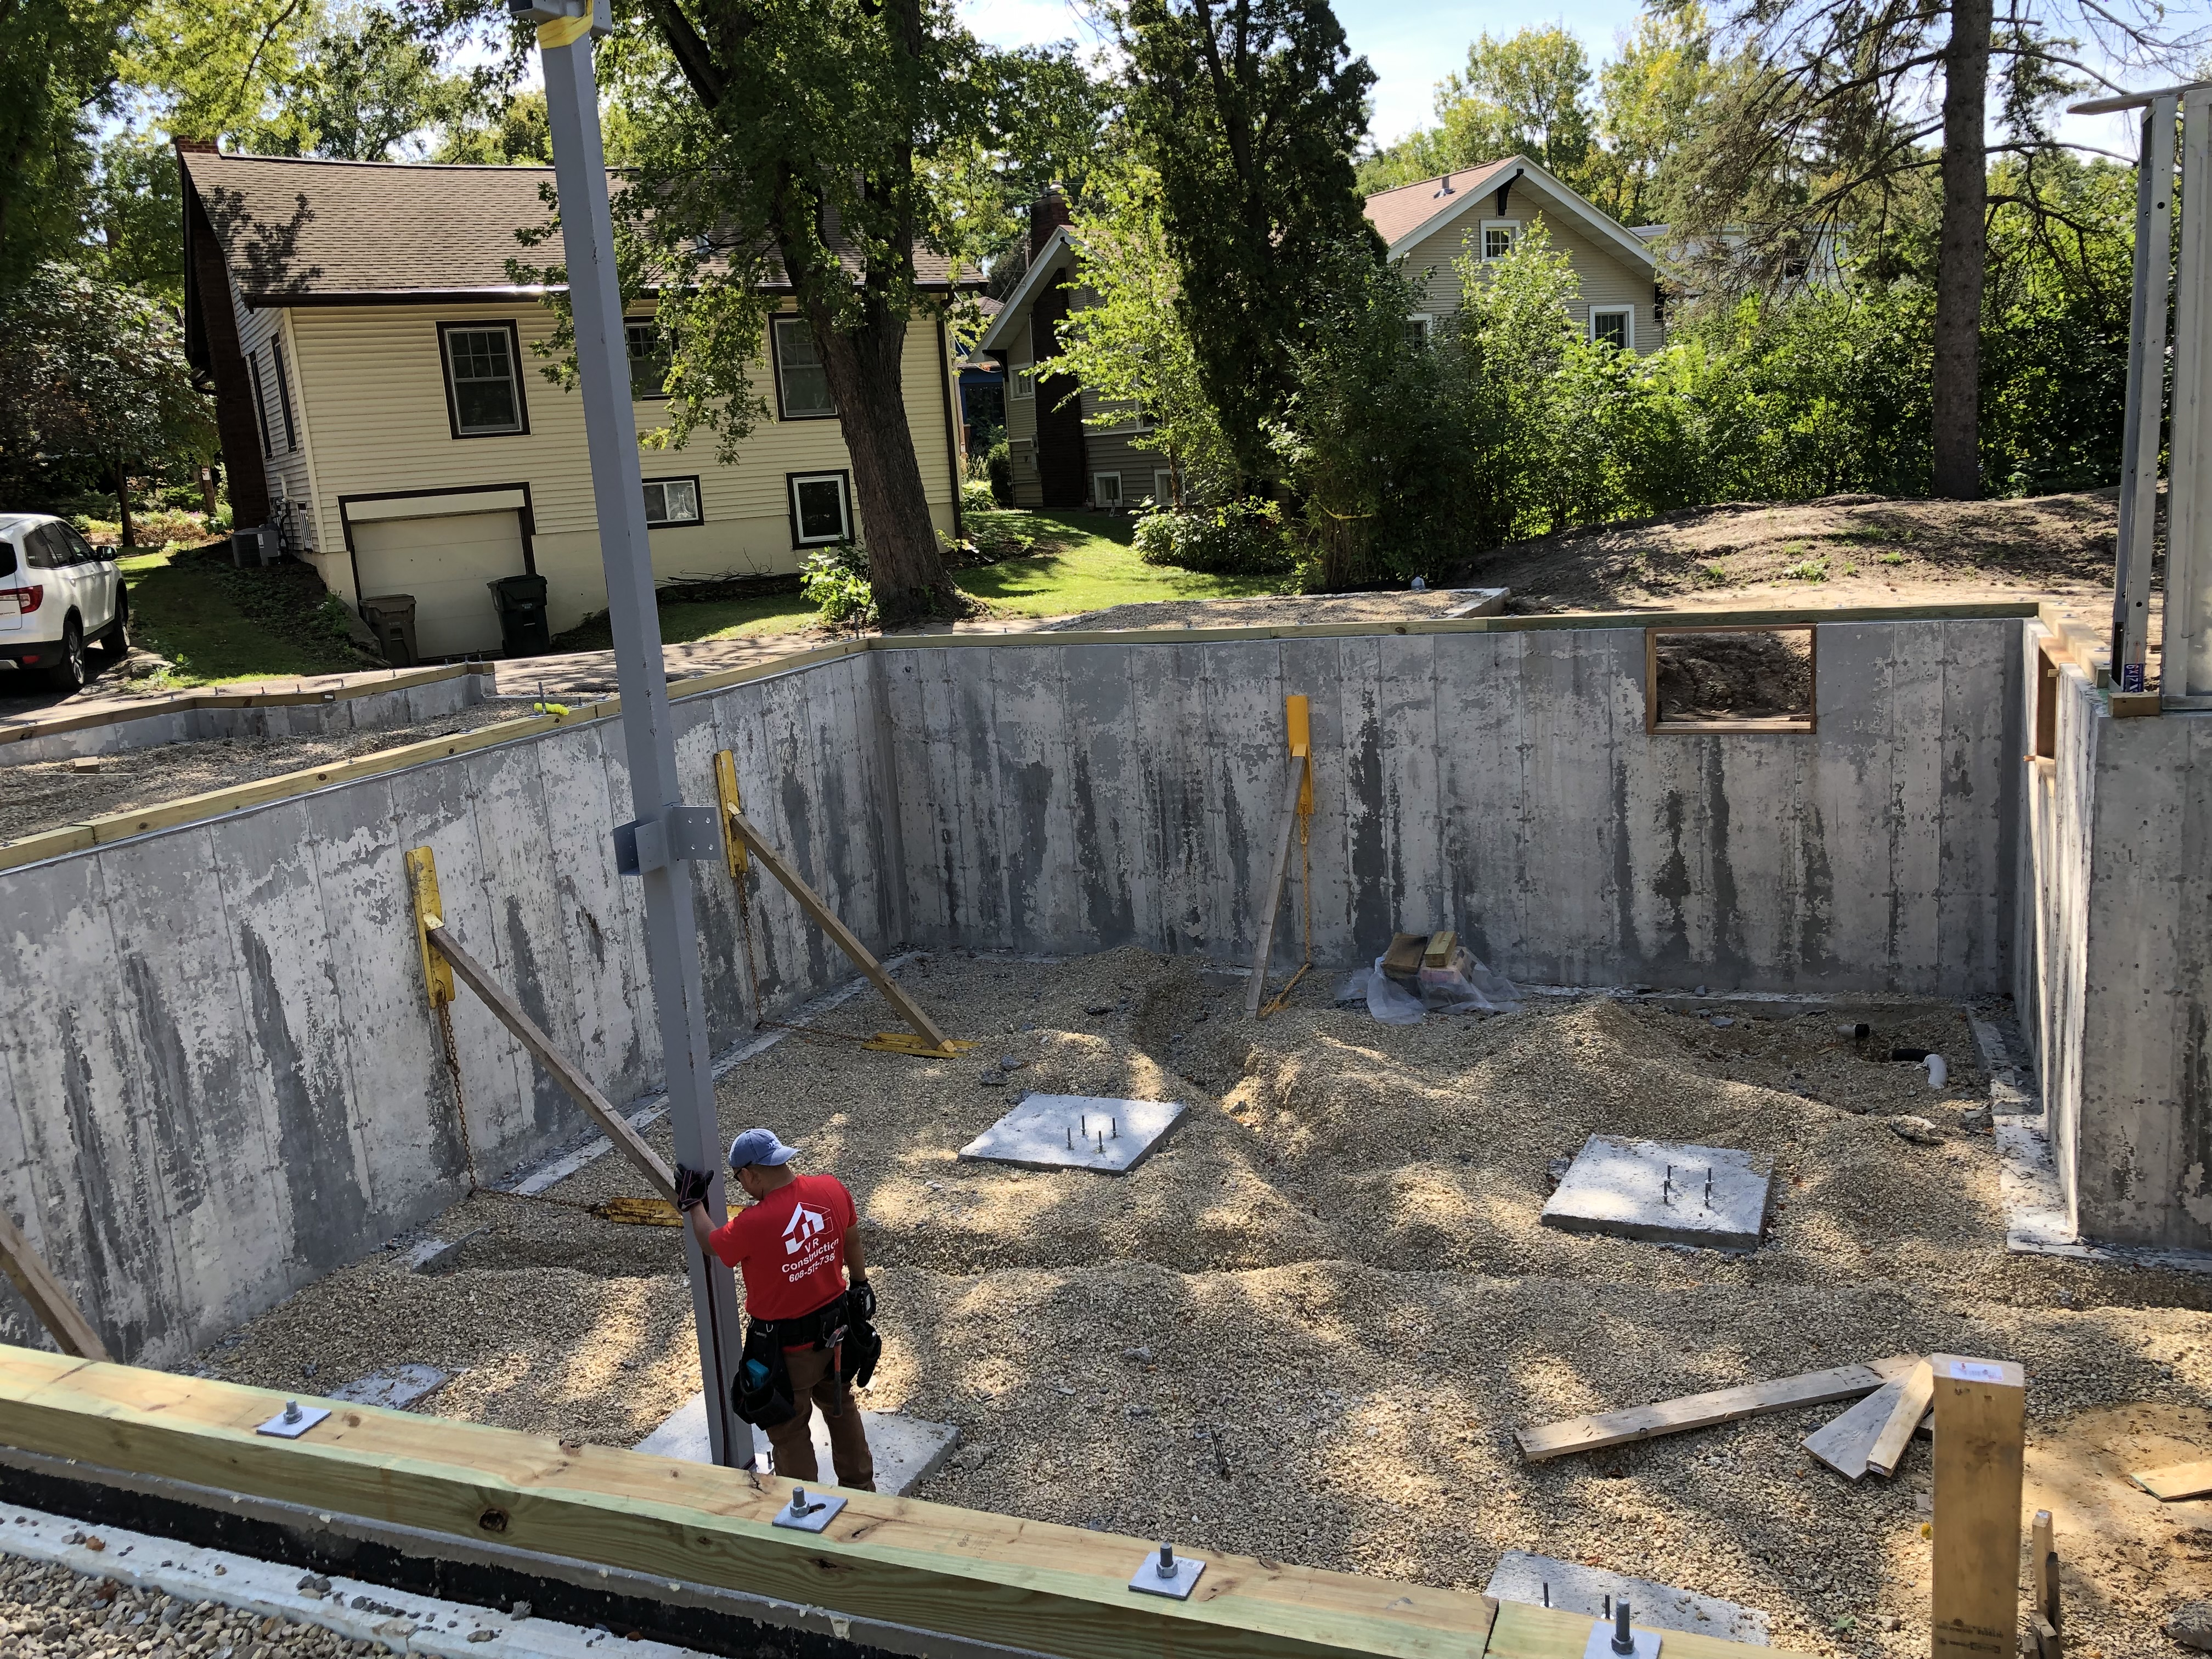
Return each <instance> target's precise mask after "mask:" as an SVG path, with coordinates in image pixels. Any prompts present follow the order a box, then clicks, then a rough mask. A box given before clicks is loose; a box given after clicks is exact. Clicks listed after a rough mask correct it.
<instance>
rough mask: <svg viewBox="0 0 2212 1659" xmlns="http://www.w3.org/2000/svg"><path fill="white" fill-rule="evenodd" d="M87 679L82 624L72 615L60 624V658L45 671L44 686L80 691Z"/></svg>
mask: <svg viewBox="0 0 2212 1659" xmlns="http://www.w3.org/2000/svg"><path fill="white" fill-rule="evenodd" d="M88 678H90V677H89V675H88V673H87V672H86V670H85V660H84V624H83V623H80V622H79V621H78V620H77V619H76V616H75V614H74V613H72V614H71V616H70V618H69V620H68V621H67V622H65V623H63V624H62V638H61V657H60V659H59V660H58V661H57V662H56V663H55V664H54V665H53V666H52V667H51V668H49V669H48V670H46V684H48V685H49V686H51V687H52V688H53V689H54V690H57V691H81V690H83V689H84V683H85V681H86V680H87V679H88Z"/></svg>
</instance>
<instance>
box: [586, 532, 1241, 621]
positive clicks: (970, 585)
mask: <svg viewBox="0 0 2212 1659" xmlns="http://www.w3.org/2000/svg"><path fill="white" fill-rule="evenodd" d="M968 525H969V534H970V535H971V536H972V537H974V538H975V540H976V541H977V542H978V543H979V544H981V545H982V546H984V547H985V548H986V549H987V550H997V549H1000V548H1006V549H1015V548H1026V549H1028V550H1030V551H1028V552H1026V553H1024V555H1023V556H1018V557H1013V558H1006V559H1001V560H1000V561H999V562H997V563H995V564H983V565H970V566H969V567H968V568H965V569H963V570H956V571H955V572H953V575H952V580H953V581H954V582H955V583H956V584H957V586H959V588H960V589H961V591H962V592H965V593H967V594H969V595H970V596H972V597H973V598H975V599H981V600H983V601H984V602H985V603H986V604H987V605H989V606H990V607H991V609H992V611H994V613H995V614H997V615H999V616H1002V617H1066V616H1070V615H1073V613H1075V612H1076V611H1103V610H1104V609H1105V608H1106V607H1107V606H1109V605H1141V604H1143V603H1145V602H1146V600H1148V599H1243V598H1245V597H1247V596H1248V595H1250V594H1255V593H1272V592H1277V591H1278V590H1279V588H1280V586H1281V585H1282V582H1283V581H1284V580H1285V579H1284V578H1282V577H1269V576H1206V575H1201V574H1199V573H1198V572H1197V571H1194V570H1174V569H1170V568H1165V567H1163V566H1160V565H1152V564H1146V563H1145V562H1144V561H1143V560H1141V559H1139V557H1138V556H1137V553H1136V550H1135V549H1134V548H1133V547H1131V546H1130V545H1129V536H1130V532H1131V529H1132V526H1133V520H1128V519H1121V518H1112V517H1109V516H1108V515H1107V514H1105V513H1022V512H992V513H969V515H968ZM814 622H815V613H814V607H813V606H811V605H809V604H807V603H806V601H805V599H802V598H800V597H799V595H798V594H796V593H775V594H768V595H763V596H761V597H757V598H748V599H678V598H674V597H671V594H670V593H669V592H666V591H665V590H664V591H663V592H662V594H661V599H660V636H661V638H662V639H664V640H665V641H668V643H670V644H671V645H688V644H692V643H695V642H696V641H701V640H728V639H736V638H738V637H739V636H741V635H747V634H798V633H803V632H805V630H806V629H809V628H811V627H812V626H813V624H814ZM613 643H614V636H613V635H612V634H611V632H610V631H609V630H608V628H607V619H606V618H605V617H592V619H591V620H590V621H588V622H586V623H582V624H581V625H580V626H579V627H576V628H572V629H569V630H568V632H567V633H565V634H563V635H560V636H559V637H558V638H557V639H556V640H555V641H553V648H554V649H555V650H556V651H604V650H606V649H607V648H608V647H611V645H612V644H613Z"/></svg>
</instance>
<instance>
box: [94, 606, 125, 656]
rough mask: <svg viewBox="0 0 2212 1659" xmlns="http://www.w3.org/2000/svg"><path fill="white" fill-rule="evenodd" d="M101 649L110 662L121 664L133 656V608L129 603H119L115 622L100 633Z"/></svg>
mask: <svg viewBox="0 0 2212 1659" xmlns="http://www.w3.org/2000/svg"><path fill="white" fill-rule="evenodd" d="M100 650H101V651H102V652H104V653H106V657H107V659H108V661H110V662H121V661H122V660H123V659H125V657H127V656H129V655H130V654H131V607H130V605H128V604H127V603H125V602H124V601H122V600H118V601H117V603H116V606H115V620H114V621H113V622H112V623H108V624H107V626H106V628H105V629H102V630H101V631H100Z"/></svg>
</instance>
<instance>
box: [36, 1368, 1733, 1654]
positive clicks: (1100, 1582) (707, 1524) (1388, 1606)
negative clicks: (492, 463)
mask: <svg viewBox="0 0 2212 1659" xmlns="http://www.w3.org/2000/svg"><path fill="white" fill-rule="evenodd" d="M284 1398H285V1396H284V1395H282V1394H279V1393H276V1392H273V1391H270V1390H266V1389H246V1388H241V1387H239V1386H237V1385H235V1384H230V1383H220V1382H216V1381H214V1380H212V1379H209V1378H200V1377H184V1376H173V1375H170V1374H167V1373H165V1372H157V1371H148V1370H137V1369H135V1368H132V1367H129V1366H121V1365H102V1364H90V1363H88V1362H83V1361H79V1360H75V1359H70V1358H65V1357H64V1356H61V1355H58V1354H50V1353H46V1352H36V1351H33V1350H29V1349H22V1348H0V1437H4V1438H5V1439H6V1440H7V1442H8V1443H11V1444H13V1445H15V1446H17V1447H19V1448H21V1449H25V1450H28V1451H34V1452H39V1453H41V1454H43V1455H48V1456H56V1457H70V1458H76V1459H79V1460H81V1461H82V1462H87V1463H89V1464H94V1465H97V1466H100V1467H103V1468H113V1469H118V1470H126V1471H131V1472H134V1473H137V1474H153V1475H158V1476H161V1477H163V1478H166V1479H170V1480H186V1481H191V1482H193V1483H196V1484H198V1485H203V1486H214V1487H216V1488H219V1489H226V1490H230V1491H235V1492H245V1493H249V1494H252V1495H255V1496H260V1497H268V1498H280V1499H283V1500H284V1501H287V1502H290V1503H295V1504H307V1505H309V1506H311V1507H317V1508H320V1509H324V1510H332V1511H337V1512H343V1513H346V1514H351V1515H358V1516H365V1517H369V1518H374V1519H378V1520H383V1521H388V1522H404V1523H405V1524H408V1525H411V1526H415V1527H418V1528H425V1529H427V1530H430V1531H434V1532H442V1533H446V1534H451V1535H453V1536H456V1537H462V1538H473V1539H482V1538H485V1537H487V1536H495V1537H496V1539H497V1541H499V1542H500V1543H501V1544H505V1545H508V1546H512V1547H517V1548H521V1549H526V1550H532V1551H536V1552H538V1553H546V1554H552V1555H559V1556H565V1557H568V1558H570V1559H580V1560H584V1561H590V1562H595V1563H599V1564H601V1565H608V1566H620V1567H624V1568H628V1569H631V1570H634V1571H645V1572H650V1573H653V1574H654V1575H656V1576H664V1575H665V1576H668V1577H677V1578H681V1579H684V1580H689V1581H691V1582H695V1583H708V1584H714V1585H720V1586H724V1587H726V1588H730V1589H744V1590H746V1591H749V1592H751V1593H753V1594H757V1595H773V1596H777V1597H784V1598H788V1599H791V1600H794V1601H803V1602H806V1603H810V1604H812V1605H816V1606H819V1607H825V1608H828V1609H829V1610H832V1611H836V1612H843V1613H852V1614H854V1615H859V1616H866V1617H872V1618H882V1619H887V1620H896V1621H898V1622H902V1623H906V1624H909V1625H919V1626H922V1627H924V1628H927V1629H934V1630H939V1631H944V1632H951V1633H954V1634H960V1635H967V1636H971V1637H975V1638H979V1639H986V1640H993V1641H998V1642H1002V1643H1010V1644H1016V1645H1020V1646H1024V1647H1030V1648H1035V1649H1038V1650H1043V1651H1047V1652H1052V1653H1056V1654H1065V1655H1067V1656H1071V1659H1093V1656H1096V1659H1124V1656H1128V1655H1132V1654H1135V1653H1160V1652H1171V1653H1174V1654H1176V1655H1178V1656H1201V1655H1219V1656H1224V1659H1227V1656H1231V1655H1237V1656H1246V1655H1255V1654H1281V1655H1285V1656H1291V1655H1297V1656H1309V1655H1310V1656H1322V1655H1341V1654H1350V1653H1372V1654H1379V1655H1386V1656H1395V1659H1431V1656H1434V1659H1476V1656H1479V1655H1480V1654H1481V1653H1482V1652H1483V1642H1482V1629H1483V1626H1485V1625H1486V1623H1487V1622H1488V1609H1487V1607H1486V1605H1485V1603H1484V1602H1483V1601H1482V1598H1480V1597H1479V1596H1474V1595H1466V1594H1463V1593H1461V1592H1457V1591H1452V1590H1444V1589H1432V1588H1428V1587H1425V1586H1419V1585H1414V1584H1409V1583H1401V1582H1394V1581H1390V1580H1385V1579H1379V1578H1370V1577H1360V1576H1356V1575H1353V1574H1349V1573H1338V1572H1328V1571H1317V1570H1313V1569H1308V1568H1302V1567H1297V1566H1291V1565H1283V1564H1280V1563H1274V1562H1264V1561H1259V1560H1254V1559H1249V1558H1242V1557H1237V1556H1231V1555H1228V1554H1225V1553H1218V1552H1213V1551H1207V1550H1204V1549H1199V1548H1193V1547H1186V1549H1185V1550H1184V1552H1183V1553H1186V1554H1191V1555H1196V1556H1200V1557H1201V1558H1202V1559H1206V1561H1207V1562H1208V1564H1209V1565H1208V1566H1207V1568H1206V1575H1205V1577H1204V1578H1203V1579H1202V1580H1201V1581H1200V1590H1199V1593H1198V1595H1196V1596H1195V1597H1194V1598H1193V1600H1192V1601H1190V1602H1189V1603H1188V1604H1174V1603H1166V1602H1158V1603H1156V1602H1153V1601H1150V1600H1139V1599H1138V1598H1135V1597H1133V1595H1131V1593H1130V1592H1129V1591H1128V1589H1127V1578H1128V1576H1129V1574H1130V1572H1131V1571H1133V1568H1134V1567H1135V1565H1137V1564H1138V1562H1139V1561H1140V1560H1141V1559H1143V1558H1144V1556H1145V1555H1146V1553H1148V1552H1149V1551H1150V1550H1151V1549H1152V1547H1153V1544H1152V1541H1148V1540H1142V1539H1133V1538H1115V1537H1112V1536H1109V1535H1104V1534H1096V1533H1091V1532H1088V1531H1085V1530H1084V1529H1081V1528H1073V1527H1061V1526H1052V1525H1048V1524H1045V1523H1041V1522H1030V1521H1024V1520H1021V1519H1018V1518H1015V1517H1011V1516H994V1515H984V1514H981V1513H978V1512H975V1511H970V1510H957V1509H952V1508H951V1507H948V1506H945V1505H941V1504H926V1503H921V1502H918V1501H915V1500H913V1499H908V1498H890V1497H885V1496H882V1495H880V1494H876V1493H864V1492H852V1493H848V1494H846V1496H847V1498H848V1506H847V1508H846V1510H845V1511H844V1512H843V1514H842V1515H841V1516H839V1517H838V1518H837V1520H836V1522H833V1523H832V1525H831V1527H830V1528H829V1532H828V1533H826V1534H822V1535H820V1536H818V1537H817V1536H814V1535H811V1534H795V1533H787V1532H784V1531H782V1530H781V1529H779V1528H772V1527H770V1526H769V1524H768V1522H769V1518H770V1517H771V1516H773V1515H774V1514H775V1511H776V1510H777V1509H778V1508H779V1507H780V1506H781V1504H782V1502H783V1500H784V1498H785V1497H786V1496H787V1493H786V1492H785V1491H784V1488H783V1486H782V1485H781V1483H777V1482H769V1483H762V1482H760V1481H757V1480H755V1479H754V1478H753V1477H751V1476H750V1475H748V1474H744V1473H742V1472H739V1471H737V1470H732V1469H723V1468H715V1467H714V1466H712V1465H706V1464H697V1463H689V1462H675V1461H672V1460H666V1459H661V1458H654V1457H647V1456H643V1455H640V1454H637V1453H635V1452H626V1451H620V1450H613V1449H605V1448H601V1447H595V1446H587V1447H582V1448H580V1449H564V1448H563V1447H562V1446H561V1445H560V1444H559V1443H557V1442H556V1441H555V1440H552V1439H550V1438H549V1437H541V1436H534V1435H525V1434H519V1433H516V1432H514V1431H510V1430H505V1429H495V1428H489V1427H485V1426H483V1425H474V1424H463V1423H454V1422H448V1421H444V1420H441V1419H435V1418H424V1417H418V1416H414V1415H411V1414H409V1413H404V1412H391V1411H383V1410H379V1409H377V1408H374V1407H362V1406H341V1407H338V1408H337V1411H336V1413H334V1414H333V1415H332V1416H331V1418H330V1419H326V1420H325V1422H324V1423H322V1424H319V1425H317V1426H316V1427H315V1428H313V1429H312V1430H310V1431H308V1432H307V1435H305V1436H303V1437H301V1439H299V1440H297V1441H285V1440H278V1439H274V1438H268V1437H258V1436H256V1435H255V1434H254V1432H253V1425H256V1424H257V1423H259V1422H262V1421H264V1420H265V1419H267V1418H269V1417H270V1416H271V1415H273V1414H274V1413H276V1412H278V1411H281V1410H282V1408H283V1402H284ZM487 1516H489V1517H490V1518H491V1519H492V1521H493V1522H494V1523H495V1524H494V1527H493V1528H487V1527H486V1526H485V1524H484V1522H485V1520H486V1517H487ZM1541 1612H1543V1610H1541V1609H1525V1610H1521V1611H1518V1612H1516V1613H1514V1614H1513V1616H1512V1617H1511V1618H1510V1619H1508V1618H1506V1617H1505V1616H1504V1614H1503V1613H1501V1615H1500V1620H1499V1625H1500V1629H1499V1630H1498V1632H1497V1633H1496V1636H1497V1639H1495V1640H1493V1642H1492V1650H1493V1651H1495V1652H1498V1653H1499V1654H1500V1655H1501V1656H1504V1659H1550V1656H1552V1655H1553V1654H1555V1653H1556V1654H1559V1655H1563V1656H1564V1655H1567V1654H1569V1653H1579V1652H1580V1650H1581V1644H1582V1640H1583V1638H1584V1637H1586V1636H1587V1634H1588V1631H1589V1620H1586V1619H1577V1618H1574V1617H1573V1616H1572V1615H1565V1614H1557V1615H1551V1616H1548V1617H1544V1618H1536V1617H1534V1616H1532V1615H1534V1614H1537V1613H1541ZM1668 1643H1669V1645H1670V1646H1673V1647H1680V1650H1681V1652H1682V1654H1683V1655H1684V1659H1691V1656H1705V1659H1715V1656H1718V1655H1719V1654H1720V1653H1721V1652H1722V1650H1724V1649H1728V1648H1729V1647H1730V1645H1731V1644H1726V1643H1723V1642H1719V1641H1717V1640H1711V1639H1710V1638H1695V1637H1686V1636H1685V1637H1675V1636H1673V1635H1670V1636H1669V1637H1668ZM1684 1644H1687V1645H1684Z"/></svg>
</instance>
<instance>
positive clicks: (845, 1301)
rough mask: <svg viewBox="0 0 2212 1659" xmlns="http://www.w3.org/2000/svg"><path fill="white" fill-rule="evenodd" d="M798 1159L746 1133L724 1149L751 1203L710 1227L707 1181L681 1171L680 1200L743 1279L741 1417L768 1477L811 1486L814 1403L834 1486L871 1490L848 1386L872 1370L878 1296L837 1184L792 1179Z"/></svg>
mask: <svg viewBox="0 0 2212 1659" xmlns="http://www.w3.org/2000/svg"><path fill="white" fill-rule="evenodd" d="M798 1155H799V1149H798V1148H797V1147H795V1146H785V1145H784V1144H783V1142H781V1140H779V1139H776V1136H775V1131H774V1130H773V1129H748V1130H746V1131H745V1132H744V1133H743V1134H741V1135H739V1136H738V1138H737V1139H735V1140H733V1141H732V1142H731V1143H730V1172H731V1174H732V1176H734V1177H735V1179H736V1182H737V1184H738V1186H739V1187H741V1188H744V1193H745V1195H746V1196H747V1197H748V1198H750V1199H751V1200H753V1201H752V1203H751V1204H750V1205H748V1206H745V1207H744V1208H743V1209H740V1210H734V1211H732V1212H731V1215H730V1218H729V1219H728V1220H727V1221H726V1222H724V1223H723V1224H722V1225H720V1226H719V1227H710V1226H709V1225H708V1222H707V1210H706V1204H707V1188H708V1176H707V1174H706V1172H705V1171H704V1170H690V1169H686V1168H684V1166H683V1165H682V1164H678V1165H677V1167H676V1201H677V1204H678V1207H679V1208H681V1209H682V1210H683V1211H684V1218H685V1220H686V1221H687V1223H688V1224H689V1225H690V1229H691V1233H692V1236H693V1237H696V1239H697V1240H698V1241H699V1243H700V1247H701V1248H702V1249H704V1250H705V1251H707V1252H708V1254H710V1255H714V1256H715V1257H716V1258H718V1259H719V1260H720V1261H721V1262H722V1264H723V1265H724V1266H725V1267H730V1268H732V1269H734V1270H735V1271H737V1272H738V1274H739V1276H740V1277H741V1279H743V1281H744V1292H745V1315H746V1329H745V1345H744V1358H743V1359H742V1360H741V1361H740V1362H739V1370H740V1372H741V1375H740V1377H739V1380H738V1383H736V1385H735V1392H736V1394H737V1396H738V1399H737V1404H738V1414H739V1415H740V1416H742V1417H744V1419H745V1420H746V1421H747V1422H749V1423H757V1424H758V1425H760V1426H761V1427H762V1428H763V1429H764V1430H765V1431H767V1433H768V1440H769V1446H770V1448H771V1449H773V1450H774V1453H775V1472H776V1474H779V1475H782V1476H786V1477H787V1478H789V1479H791V1480H796V1481H799V1482H800V1483H802V1484H803V1483H805V1482H809V1481H812V1480H817V1478H818V1477H819V1474H820V1470H819V1468H817V1464H816V1462H815V1459H814V1436H813V1419H814V1407H816V1406H819V1407H822V1414H823V1417H824V1418H826V1419H828V1421H829V1455H830V1461H831V1462H833V1463H834V1464H835V1465H836V1472H837V1484H838V1485H839V1486H851V1487H854V1488H856V1489H858V1490H859V1491H861V1492H873V1491H874V1490H875V1489H876V1465H875V1459H874V1458H873V1457H872V1456H871V1455H870V1454H869V1451H868V1437H867V1435H866V1431H864V1430H863V1429H862V1427H861V1425H860V1407H858V1406H857V1405H855V1404H854V1401H853V1393H852V1389H851V1386H850V1383H851V1381H852V1379H853V1378H854V1376H858V1377H859V1379H860V1381H862V1382H866V1380H867V1373H868V1372H869V1371H871V1370H873V1369H874V1364H873V1358H874V1353H873V1345H875V1337H874V1333H873V1331H872V1329H870V1328H869V1325H868V1322H869V1321H871V1320H872V1319H873V1318H874V1316H875V1311H876V1293H875V1291H873V1290H872V1289H871V1288H870V1287H869V1285H868V1259H867V1255H866V1252H865V1251H863V1250H862V1249H861V1248H860V1226H859V1224H860V1216H859V1214H858V1212H856V1211H855V1210H854V1207H853V1195H852V1194H850V1193H848V1192H847V1191H846V1190H845V1183H844V1182H842V1181H840V1180H838V1179H837V1177H836V1176H827V1175H799V1174H798V1173H797V1172H796V1171H794V1170H793V1169H792V1168H791V1160H792V1159H793V1158H796V1157H797V1156H798ZM848 1273H850V1274H851V1283H850V1284H849V1285H848V1283H847V1279H846V1275H847V1274H848ZM848 1336H854V1337H856V1338H857V1340H858V1343H859V1344H861V1345H866V1347H865V1351H864V1359H865V1363H864V1364H854V1363H853V1361H854V1354H853V1353H849V1352H847V1344H848ZM841 1362H842V1363H841Z"/></svg>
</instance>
